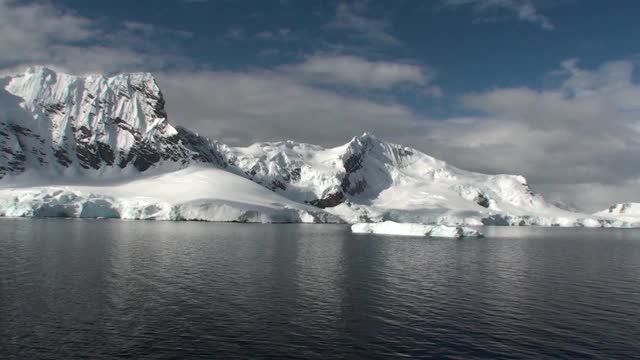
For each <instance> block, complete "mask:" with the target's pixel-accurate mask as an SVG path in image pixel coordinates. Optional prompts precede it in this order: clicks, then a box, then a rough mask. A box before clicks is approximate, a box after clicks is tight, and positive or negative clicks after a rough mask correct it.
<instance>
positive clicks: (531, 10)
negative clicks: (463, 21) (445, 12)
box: [442, 0, 554, 30]
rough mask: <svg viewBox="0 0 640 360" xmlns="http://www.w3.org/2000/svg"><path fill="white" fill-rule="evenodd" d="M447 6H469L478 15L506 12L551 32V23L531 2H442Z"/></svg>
mask: <svg viewBox="0 0 640 360" xmlns="http://www.w3.org/2000/svg"><path fill="white" fill-rule="evenodd" d="M442 2H444V3H445V4H446V5H449V6H461V5H469V6H472V7H473V8H474V10H475V11H477V12H478V13H480V14H483V15H486V14H488V13H492V12H495V11H500V10H502V11H507V12H509V13H511V14H512V15H513V16H515V17H516V18H518V19H519V20H521V21H526V22H530V23H533V24H537V25H538V26H540V27H541V28H542V29H544V30H553V29H554V26H553V24H552V23H551V21H550V20H549V19H548V18H547V17H546V16H544V15H542V14H540V12H539V11H538V9H537V8H536V6H535V5H534V3H533V1H532V0H442ZM496 19H497V18H496V17H481V18H478V19H477V21H478V22H486V21H494V20H496Z"/></svg>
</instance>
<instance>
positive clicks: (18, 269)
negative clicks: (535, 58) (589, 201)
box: [0, 219, 640, 359]
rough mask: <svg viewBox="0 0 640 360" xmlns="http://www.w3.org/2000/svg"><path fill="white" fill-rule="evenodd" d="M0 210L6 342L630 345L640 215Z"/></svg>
mask: <svg viewBox="0 0 640 360" xmlns="http://www.w3.org/2000/svg"><path fill="white" fill-rule="evenodd" d="M484 231H485V233H486V235H487V237H485V238H482V239H463V240H451V239H422V238H411V237H409V238H407V237H392V236H376V235H354V234H351V233H350V232H349V229H348V227H347V226H333V225H240V224H211V223H196V222H190V223H173V222H126V221H100V220H62V219H48V220H23V219H16V220H11V219H2V220H0V358H2V359H13V358H20V359H72V358H89V359H111V358H136V359H138V358H141V359H142V358H144V359H183V358H220V359H232V358H272V359H285V358H303V359H311V358H317V359H329V358H360V359H374V358H392V357H393V358H399V357H406V358H443V357H448V358H460V359H462V358H465V359H469V358H531V359H542V358H567V359H568V358H580V359H589V358H600V359H611V358H618V359H631V358H640V230H614V229H596V230H594V229H561V228H488V229H485V230H484Z"/></svg>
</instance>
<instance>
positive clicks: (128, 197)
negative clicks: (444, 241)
mask: <svg viewBox="0 0 640 360" xmlns="http://www.w3.org/2000/svg"><path fill="white" fill-rule="evenodd" d="M1 82H2V87H1V88H0V215H1V216H25V217H30V216H31V217H45V216H63V217H91V218H118V219H147V220H151V219H154V220H202V221H239V222H260V223H269V222H302V223H339V222H345V223H351V224H356V223H388V222H396V223H410V224H442V225H446V226H452V227H454V228H461V227H464V226H483V225H509V226H523V225H539V226H584V227H612V226H613V227H625V226H627V227H630V226H634V227H635V226H640V221H638V219H639V218H638V216H639V215H640V211H636V210H633V209H637V208H638V206H636V205H629V204H627V205H624V204H621V205H619V206H618V207H615V206H614V207H612V208H610V209H608V210H606V211H601V212H597V213H594V214H582V213H577V212H572V211H568V210H563V209H560V208H558V207H557V206H555V205H553V204H551V203H549V202H547V201H546V200H545V199H544V197H543V196H542V195H541V194H539V193H537V192H535V191H534V190H533V189H532V188H531V187H530V186H529V184H528V182H527V180H526V179H525V178H524V177H523V176H520V175H508V174H494V175H489V174H480V173H475V172H470V171H466V170H462V169H459V168H456V167H454V166H451V165H449V164H447V163H446V162H444V161H441V160H438V159H435V158H433V157H431V156H429V155H427V154H424V153H422V152H420V151H418V150H416V149H413V148H410V147H406V146H402V145H399V144H393V143H389V142H386V141H384V140H382V139H379V138H378V137H376V136H374V135H372V134H369V133H364V134H362V135H360V136H355V137H353V138H352V139H351V140H350V141H348V142H347V143H346V144H344V145H342V146H337V147H333V148H324V147H321V146H317V145H312V144H304V143H298V142H294V141H281V142H261V143H256V144H253V145H250V146H247V147H232V146H228V145H226V144H224V143H222V142H220V141H217V140H211V139H208V138H205V137H202V136H200V135H198V134H196V133H194V132H191V131H189V130H188V129H185V128H182V127H180V126H174V125H172V123H171V122H170V121H169V115H168V114H167V111H166V110H165V99H164V96H163V94H162V92H161V90H160V87H159V85H158V84H157V82H156V80H155V78H154V77H153V75H151V74H148V73H133V74H119V75H114V76H104V75H102V74H89V75H84V76H76V75H69V74H64V73H61V72H57V71H54V70H52V69H49V68H46V67H42V66H36V67H32V68H29V69H27V70H26V71H25V72H24V73H21V74H16V75H14V76H9V77H6V78H4V79H2V80H1ZM398 231H402V230H398Z"/></svg>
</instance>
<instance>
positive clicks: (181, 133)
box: [0, 82, 285, 186]
mask: <svg viewBox="0 0 640 360" xmlns="http://www.w3.org/2000/svg"><path fill="white" fill-rule="evenodd" d="M149 86H151V85H148V84H147V83H145V82H141V83H136V84H132V85H131V88H132V89H133V91H137V92H140V93H142V94H143V95H144V99H143V100H142V101H144V102H145V104H146V105H148V106H149V107H150V108H151V109H152V110H151V114H149V115H146V116H147V117H145V119H147V120H145V121H150V120H148V116H151V117H155V119H156V120H161V119H166V111H165V110H164V99H163V97H162V94H161V93H160V92H158V91H157V90H154V89H153V88H149ZM118 96H121V97H125V98H127V99H130V98H131V96H130V93H129V90H128V89H120V90H119V92H118ZM15 98H16V109H17V110H15V111H16V113H17V112H20V116H18V117H17V118H16V119H12V118H9V119H6V120H4V122H3V121H0V179H2V178H3V177H5V176H6V175H8V174H9V175H10V174H14V175H15V174H19V173H21V172H23V171H25V170H26V169H27V164H29V166H34V165H35V166H37V165H38V164H39V165H40V166H55V167H60V168H68V167H71V166H74V164H75V165H77V166H79V167H80V168H82V169H85V170H99V169H102V168H105V167H114V166H117V167H119V168H126V167H127V166H131V165H132V166H134V167H135V168H136V169H137V170H138V171H141V172H143V171H147V170H148V169H150V168H151V167H152V166H154V165H156V164H157V163H159V162H161V161H168V162H174V163H175V164H176V166H177V167H184V166H186V165H187V164H188V163H190V162H200V163H211V164H215V165H217V166H226V162H225V160H224V156H223V155H222V154H221V153H220V152H219V145H218V144H217V143H214V142H211V141H209V140H207V139H205V138H203V137H200V136H198V135H197V134H195V133H192V132H190V131H188V130H186V129H184V128H177V129H175V130H176V131H175V132H173V131H172V130H171V127H170V125H168V124H167V122H166V120H164V121H160V123H158V124H157V125H154V126H155V127H154V132H153V133H152V135H145V134H143V133H142V131H141V129H139V128H137V127H134V126H132V125H131V124H129V123H128V122H126V121H124V120H123V119H121V118H119V117H115V118H108V119H107V120H105V121H104V122H103V123H102V125H95V124H94V125H92V127H93V128H94V129H91V128H89V127H87V126H85V125H79V126H77V127H76V126H74V125H73V124H74V122H75V118H74V117H73V116H70V117H68V119H69V121H70V122H71V123H70V124H69V125H68V126H69V127H67V128H64V127H62V126H66V125H61V124H64V123H60V124H54V123H53V122H52V123H51V125H50V127H51V128H50V129H49V130H46V131H45V132H44V133H42V134H39V133H36V131H37V130H39V131H40V132H42V130H43V129H44V127H40V128H39V129H30V128H28V127H27V126H28V125H26V124H31V123H30V121H29V120H25V119H30V118H32V117H33V114H31V113H30V112H28V111H27V110H25V109H22V108H19V107H18V106H17V104H18V103H19V100H20V98H18V97H15ZM94 99H95V96H94V95H92V94H86V97H85V101H95V102H96V104H97V107H96V108H98V109H100V110H102V109H103V108H104V107H105V106H107V105H108V104H110V101H109V100H104V99H99V100H94ZM132 101H133V100H132ZM73 104H75V102H71V106H73ZM39 108H40V109H42V113H41V114H42V115H44V116H46V117H49V116H56V115H60V114H63V115H64V114H67V112H68V111H69V109H68V108H67V107H66V105H65V104H64V103H52V104H46V105H41V107H39ZM42 115H41V116H42ZM89 116H95V114H94V113H93V112H92V113H91V114H90V115H89ZM12 121H15V123H13V122H12ZM38 121H45V120H44V119H42V117H40V118H39V119H38ZM17 123H20V124H23V123H24V124H25V126H22V125H17ZM34 124H35V123H34ZM147 126H149V123H148V124H147ZM54 128H57V129H59V130H58V131H63V135H62V136H61V137H60V139H61V140H59V141H53V138H52V136H53V135H52V132H53V129H54ZM65 129H66V130H65ZM95 129H98V130H95ZM176 132H177V133H176ZM122 133H125V134H126V135H125V134H122ZM165 134H171V135H165ZM105 135H108V136H105ZM121 137H125V138H126V137H129V138H131V137H132V138H133V145H132V146H131V147H129V148H128V149H124V148H117V146H115V145H114V144H116V143H117V142H116V141H117V140H116V139H118V138H121ZM105 138H106V139H109V140H108V141H109V143H107V142H104V141H101V140H99V139H105ZM29 159H31V160H29ZM48 159H51V160H52V161H51V162H52V163H51V164H50V163H49V160H48ZM282 186H285V185H284V184H282Z"/></svg>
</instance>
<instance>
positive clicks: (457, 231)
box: [351, 221, 482, 238]
mask: <svg viewBox="0 0 640 360" xmlns="http://www.w3.org/2000/svg"><path fill="white" fill-rule="evenodd" d="M351 232H353V233H356V234H381V235H400V236H427V237H447V238H461V237H481V236H482V233H481V232H479V231H477V230H475V229H472V228H468V227H464V226H449V225H442V224H433V225H426V224H415V223H397V222H394V221H385V222H380V223H357V224H353V225H351Z"/></svg>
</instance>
